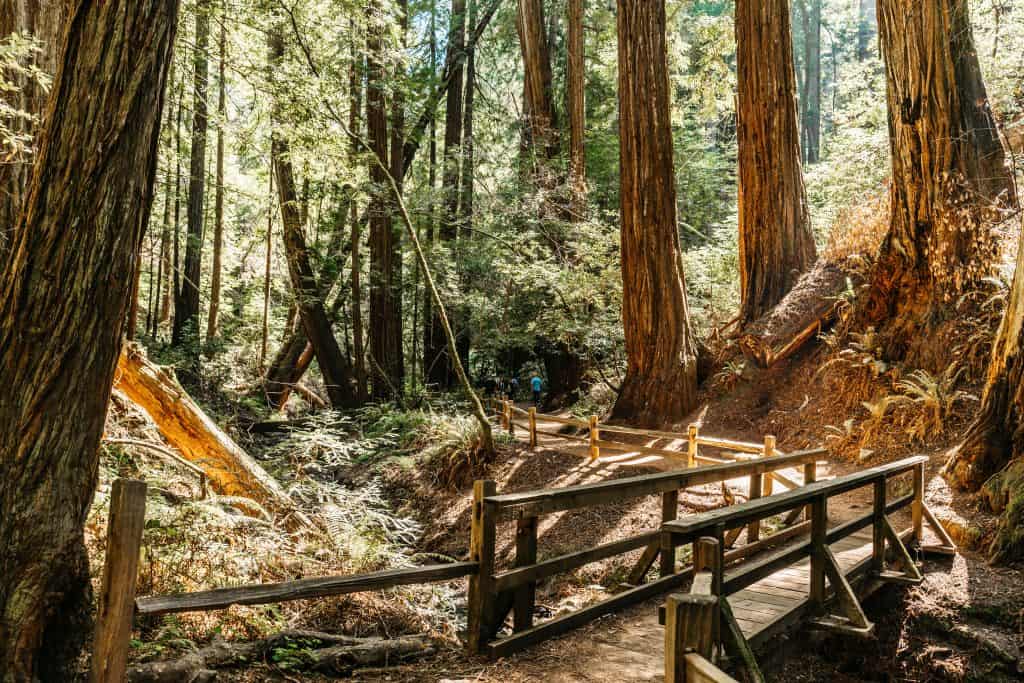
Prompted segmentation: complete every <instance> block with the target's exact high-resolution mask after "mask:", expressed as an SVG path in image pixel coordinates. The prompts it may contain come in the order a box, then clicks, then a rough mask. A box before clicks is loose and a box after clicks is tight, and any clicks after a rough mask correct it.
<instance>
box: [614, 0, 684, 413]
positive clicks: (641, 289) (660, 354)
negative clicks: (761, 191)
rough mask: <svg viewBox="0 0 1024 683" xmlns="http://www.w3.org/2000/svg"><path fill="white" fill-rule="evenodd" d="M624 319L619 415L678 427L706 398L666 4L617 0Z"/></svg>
mask: <svg viewBox="0 0 1024 683" xmlns="http://www.w3.org/2000/svg"><path fill="white" fill-rule="evenodd" d="M617 21H618V36H619V157H620V166H621V181H620V182H621V207H622V208H621V211H622V235H621V238H622V289H623V302H622V322H623V327H624V330H625V341H626V355H627V362H628V365H627V369H626V377H625V380H624V381H623V385H622V392H621V393H620V394H619V397H618V400H617V401H616V402H615V407H614V409H613V411H612V415H613V417H614V418H616V419H619V420H631V421H635V422H637V423H639V424H642V425H649V426H660V425H662V424H665V423H669V422H676V421H679V420H681V419H683V417H685V415H686V414H687V413H689V412H690V411H691V410H692V409H693V408H694V407H696V401H697V351H696V345H695V343H694V339H693V334H692V332H691V330H690V316H689V310H688V307H687V302H686V288H685V285H684V282H683V262H682V254H681V252H680V247H679V232H678V228H677V227H676V188H675V175H674V165H673V158H672V157H673V155H672V112H671V106H670V100H669V77H668V55H667V47H666V38H665V2H664V0H649V1H646V2H635V1H634V0H618V17H617Z"/></svg>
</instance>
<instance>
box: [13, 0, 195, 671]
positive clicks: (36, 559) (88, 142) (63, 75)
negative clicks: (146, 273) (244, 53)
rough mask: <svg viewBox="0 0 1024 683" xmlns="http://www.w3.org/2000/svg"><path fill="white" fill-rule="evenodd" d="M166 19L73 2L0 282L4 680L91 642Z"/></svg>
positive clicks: (62, 659)
mask: <svg viewBox="0 0 1024 683" xmlns="http://www.w3.org/2000/svg"><path fill="white" fill-rule="evenodd" d="M177 13H178V2H177V0H132V1H131V2H127V1H126V0H104V2H97V1H95V0H78V1H77V2H75V3H74V4H73V6H72V8H71V12H70V17H71V19H70V23H69V25H68V28H67V31H66V33H65V34H64V35H65V40H64V43H63V50H62V51H61V52H60V54H61V57H60V59H59V63H58V68H57V75H56V78H55V80H54V83H53V87H52V91H51V98H50V103H49V105H48V106H47V115H46V127H45V129H44V130H43V132H42V134H41V135H40V138H39V145H38V148H39V152H38V154H37V156H36V160H35V167H34V169H33V173H32V178H31V181H30V183H29V186H28V188H29V190H28V194H27V200H26V202H25V205H24V207H23V210H22V212H21V217H20V219H19V222H18V228H17V229H16V233H15V240H14V243H13V245H12V247H13V248H12V250H11V260H10V261H9V265H8V267H7V268H6V269H5V270H4V271H3V274H2V275H0V384H2V385H3V387H4V399H3V400H2V401H0V547H3V549H4V550H3V552H2V553H0V680H3V681H5V682H7V681H11V682H13V681H32V680H39V679H42V680H47V681H58V680H60V681H64V680H72V678H73V675H72V667H73V665H74V663H75V659H76V657H77V655H78V653H79V650H80V648H81V645H82V642H83V640H84V639H85V638H86V637H87V636H88V633H89V625H88V621H89V618H90V617H89V614H90V608H91V606H90V595H89V593H90V590H89V573H88V561H87V559H86V555H85V548H84V539H83V535H82V525H83V524H84V523H85V519H86V514H87V513H88V510H89V503H90V502H91V501H92V497H93V493H94V492H95V488H96V478H97V470H98V466H99V444H100V438H101V436H102V433H103V423H104V420H105V417H106V412H107V403H108V401H109V399H110V388H111V383H112V380H113V377H114V368H115V366H116V364H117V358H118V355H119V353H120V350H121V339H122V334H123V332H124V321H125V314H126V312H127V310H128V299H129V295H130V291H131V283H132V280H133V278H134V269H135V263H136V254H137V252H138V250H139V248H140V246H141V240H142V234H143V230H144V228H145V225H146V223H147V221H148V219H149V211H150V207H151V206H152V199H153V181H154V177H155V175H156V165H157V150H158V146H159V137H160V113H161V110H162V103H163V92H164V85H165V80H166V75H167V66H168V64H169V63H170V51H171V45H172V44H173V39H174V31H175V27H176V23H177ZM99 149H102V150H103V154H97V153H96V151H97V150H99ZM44 273H49V274H53V275H54V276H52V277H41V274H44ZM57 274H59V276H57ZM98 292H102V296H97V293H98Z"/></svg>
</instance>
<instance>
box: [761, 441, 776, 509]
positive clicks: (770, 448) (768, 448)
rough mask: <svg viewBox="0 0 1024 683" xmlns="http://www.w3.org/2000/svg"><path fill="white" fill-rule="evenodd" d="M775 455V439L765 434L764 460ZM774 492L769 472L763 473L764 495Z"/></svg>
mask: <svg viewBox="0 0 1024 683" xmlns="http://www.w3.org/2000/svg"><path fill="white" fill-rule="evenodd" d="M774 455H775V437H774V436H772V435H771V434H767V435H765V437H764V455H763V457H765V458H770V457H772V456H774ZM774 490H775V480H774V479H773V478H772V473H771V472H765V475H764V495H766V496H770V495H772V492H773V491H774Z"/></svg>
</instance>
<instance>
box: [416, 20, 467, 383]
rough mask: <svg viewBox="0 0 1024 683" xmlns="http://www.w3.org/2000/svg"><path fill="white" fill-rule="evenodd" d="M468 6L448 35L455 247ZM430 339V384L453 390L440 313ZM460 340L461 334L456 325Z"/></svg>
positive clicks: (449, 212) (445, 233)
mask: <svg viewBox="0 0 1024 683" xmlns="http://www.w3.org/2000/svg"><path fill="white" fill-rule="evenodd" d="M465 36H466V3H465V0H452V6H451V28H450V30H449V32H448V37H449V43H448V57H447V61H448V62H450V63H452V64H458V66H456V67H454V68H453V71H452V77H451V85H449V87H448V99H447V103H446V111H445V133H444V170H443V173H442V177H441V191H442V192H443V194H444V207H443V216H442V218H441V228H440V231H439V232H440V240H439V241H440V242H441V243H447V244H449V245H451V246H454V245H455V242H456V240H457V239H458V235H459V226H458V223H459V178H460V162H461V158H462V125H463V109H462V106H463V103H464V92H463V77H464V68H463V62H461V61H457V60H456V59H455V57H454V55H456V54H461V53H462V52H463V51H464V50H465ZM430 326H431V330H430V335H429V339H427V340H426V343H425V344H424V352H425V354H426V357H425V358H424V371H425V373H426V377H427V383H428V384H432V385H434V386H435V387H437V388H440V389H450V388H451V387H452V386H453V384H454V382H455V373H454V365H453V363H452V359H451V358H450V357H449V355H448V349H447V346H446V344H445V338H444V329H443V326H442V321H441V317H440V311H437V310H431V318H430ZM453 328H454V329H453V331H454V333H455V335H456V337H457V336H458V335H459V330H458V328H457V327H456V326H454V325H453Z"/></svg>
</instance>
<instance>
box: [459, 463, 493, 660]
mask: <svg viewBox="0 0 1024 683" xmlns="http://www.w3.org/2000/svg"><path fill="white" fill-rule="evenodd" d="M497 492H498V485H497V484H496V483H495V482H494V481H491V480H489V479H487V480H478V481H476V482H474V484H473V520H472V522H471V528H470V535H469V559H470V561H471V562H476V563H477V565H478V566H477V570H476V574H471V575H470V577H469V599H468V605H467V608H468V615H467V617H466V621H467V625H466V626H467V628H466V630H467V633H466V647H467V649H468V650H469V651H470V652H471V653H474V654H475V653H478V652H481V651H483V649H484V647H485V646H486V645H487V641H488V640H490V630H491V621H493V620H494V612H495V608H494V602H495V596H494V543H495V526H496V524H495V522H496V520H495V518H494V514H493V510H492V509H491V508H490V506H488V505H487V503H486V501H485V499H486V498H487V497H489V496H493V495H495V494H496V493H497Z"/></svg>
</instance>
